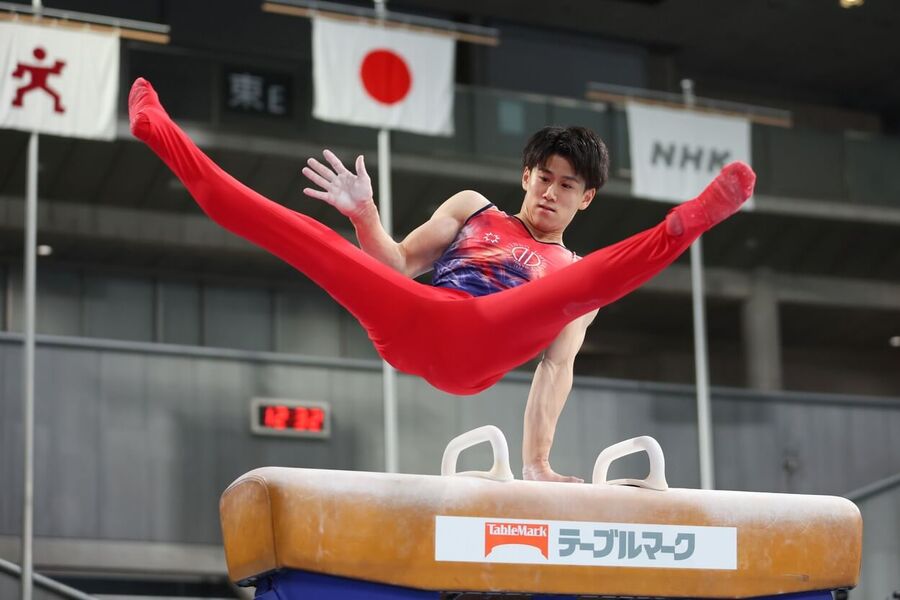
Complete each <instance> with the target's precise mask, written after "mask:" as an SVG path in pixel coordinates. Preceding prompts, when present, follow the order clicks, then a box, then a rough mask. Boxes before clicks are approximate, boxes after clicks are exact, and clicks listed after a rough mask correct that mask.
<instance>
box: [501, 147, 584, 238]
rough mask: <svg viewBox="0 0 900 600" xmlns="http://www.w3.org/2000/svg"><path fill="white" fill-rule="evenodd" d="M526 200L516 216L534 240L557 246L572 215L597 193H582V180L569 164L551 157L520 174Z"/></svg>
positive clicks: (558, 158)
mask: <svg viewBox="0 0 900 600" xmlns="http://www.w3.org/2000/svg"><path fill="white" fill-rule="evenodd" d="M522 189H523V190H525V200H524V201H523V202H522V210H521V211H520V212H519V214H518V216H519V218H521V219H522V220H524V221H525V222H526V224H527V225H528V226H529V229H531V232H532V233H533V234H534V236H535V237H536V238H538V239H539V240H541V241H543V242H560V241H562V234H563V231H565V229H566V227H568V226H569V223H571V222H572V219H573V218H575V214H576V213H577V212H578V211H579V210H584V209H586V208H587V207H588V206H589V205H590V203H591V200H593V199H594V194H596V192H597V190H595V189H593V188H591V189H585V183H584V178H582V177H581V176H579V175H577V174H576V173H575V169H573V168H572V163H570V162H569V161H568V160H567V159H565V158H563V157H562V156H559V155H558V154H553V155H551V156H550V158H549V159H547V162H545V163H544V164H543V165H539V166H536V167H533V168H528V167H526V168H525V170H524V172H523V173H522Z"/></svg>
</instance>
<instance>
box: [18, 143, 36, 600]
mask: <svg viewBox="0 0 900 600" xmlns="http://www.w3.org/2000/svg"><path fill="white" fill-rule="evenodd" d="M37 175H38V134H37V133H32V134H31V136H30V137H29V138H28V174H27V177H26V191H25V196H26V200H25V278H24V279H25V281H24V283H25V289H24V296H25V302H24V304H25V323H24V327H23V329H24V334H25V347H24V352H23V354H24V356H23V363H24V364H23V375H22V389H23V395H22V437H23V438H24V445H25V451H24V455H25V464H24V472H23V478H24V485H23V496H22V582H21V583H22V600H31V592H32V578H33V573H32V571H33V566H32V554H33V553H32V540H33V538H34V328H35V327H34V323H35V300H36V287H37V286H36V283H37V273H36V272H37Z"/></svg>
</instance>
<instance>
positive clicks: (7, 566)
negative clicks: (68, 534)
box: [0, 558, 97, 600]
mask: <svg viewBox="0 0 900 600" xmlns="http://www.w3.org/2000/svg"><path fill="white" fill-rule="evenodd" d="M0 572H3V573H6V574H8V575H12V576H13V577H15V578H21V577H22V567H20V566H19V565H17V564H15V563H11V562H9V561H7V560H3V559H2V558H0ZM32 577H33V581H34V583H35V584H36V585H38V586H39V587H42V588H44V589H45V590H48V591H51V592H53V593H56V594H59V595H60V596H62V597H63V598H72V600H97V598H96V596H90V595H88V594H85V593H84V592H82V591H80V590H76V589H75V588H73V587H69V586H67V585H66V584H64V583H60V582H58V581H56V580H55V579H50V578H49V577H47V576H46V575H41V574H40V573H33V574H32Z"/></svg>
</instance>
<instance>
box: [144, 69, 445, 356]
mask: <svg viewBox="0 0 900 600" xmlns="http://www.w3.org/2000/svg"><path fill="white" fill-rule="evenodd" d="M128 104H129V115H130V120H131V130H132V132H133V133H134V135H135V137H137V138H138V139H140V140H142V141H143V142H144V143H146V144H147V145H148V146H149V147H150V148H151V149H152V150H153V151H154V152H155V153H156V154H157V155H158V156H159V157H160V158H161V159H162V160H163V161H164V162H165V163H166V164H167V165H168V166H169V168H171V169H172V171H173V172H174V173H175V174H176V175H177V176H178V178H179V179H181V181H182V182H183V183H184V185H185V187H187V189H188V191H189V192H190V194H191V196H193V198H194V200H196V202H197V203H198V204H199V205H200V207H201V208H202V209H203V211H204V212H205V213H206V214H207V215H209V217H210V218H212V220H213V221H215V222H216V223H218V224H219V225H221V226H222V227H224V228H225V229H228V230H229V231H231V232H232V233H235V234H237V235H239V236H241V237H243V238H245V239H247V240H249V241H251V242H253V243H254V244H256V245H258V246H261V247H263V248H265V249H266V250H268V251H269V252H271V253H273V254H275V255H276V256H278V257H279V258H281V259H283V260H284V261H286V262H287V263H289V264H290V265H292V266H294V267H295V268H296V269H298V270H299V271H301V272H302V273H304V274H305V275H306V276H308V277H309V278H310V279H312V280H313V281H315V282H316V283H317V284H318V285H319V286H321V287H322V288H323V289H324V290H325V291H326V292H328V293H329V294H330V295H331V296H332V297H333V298H334V299H335V300H337V301H338V302H339V303H340V304H341V305H343V306H344V307H345V308H347V310H349V311H350V312H351V313H352V314H353V315H354V316H355V317H356V318H357V319H358V320H359V321H360V322H361V323H362V325H363V326H364V327H365V328H366V329H367V330H368V333H369V337H370V338H371V339H372V341H373V342H374V343H375V346H376V348H378V350H379V352H382V351H383V350H384V349H385V347H386V346H389V345H390V343H391V342H392V338H393V337H398V338H402V337H404V336H405V332H406V329H407V323H406V320H405V318H404V315H408V314H409V313H410V312H411V311H412V310H413V309H414V305H415V304H417V303H418V302H419V301H421V299H422V297H423V296H426V297H429V295H430V296H435V297H442V298H443V297H444V296H447V295H448V294H443V295H442V294H441V293H440V292H439V291H438V290H434V289H433V288H430V287H428V286H423V285H421V284H419V283H417V282H415V281H412V280H411V279H408V278H407V277H405V276H403V275H401V274H400V273H398V272H396V271H394V270H393V269H391V268H389V267H387V266H386V265H383V264H381V263H380V262H378V261H377V260H375V259H374V258H372V257H370V256H368V255H367V254H365V253H364V252H363V251H362V250H360V249H359V248H357V247H356V246H354V245H353V244H351V243H349V242H348V241H347V240H345V239H344V238H342V237H341V236H340V235H338V234H337V233H336V232H334V231H332V230H331V229H329V228H328V227H325V226H324V225H322V224H321V223H319V222H318V221H316V220H314V219H311V218H309V217H307V216H306V215H303V214H300V213H297V212H294V211H292V210H290V209H288V208H286V207H284V206H281V205H280V204H277V203H275V202H272V201H271V200H268V199H266V198H264V197H263V196H261V195H260V194H257V193H256V192H254V191H253V190H251V189H249V188H248V187H246V186H245V185H243V184H241V183H240V182H238V181H237V180H235V179H234V178H233V177H231V176H230V175H228V174H227V173H226V172H225V171H223V170H222V169H221V168H220V167H219V166H218V165H216V164H215V163H213V161H212V160H211V159H210V158H209V157H208V156H206V155H205V154H204V153H203V152H202V151H201V150H200V149H199V148H197V146H196V145H195V144H194V143H193V142H192V141H191V139H190V138H188V136H187V135H186V134H185V133H184V132H183V131H182V130H181V129H180V128H179V127H178V126H177V125H176V124H175V123H174V122H173V121H172V120H171V119H170V118H169V115H168V114H167V113H166V111H165V109H164V108H163V107H162V105H161V104H160V103H159V98H158V97H157V95H156V92H155V91H154V90H153V88H152V86H150V84H149V83H148V82H147V81H145V80H143V79H138V80H137V81H135V83H134V86H133V87H132V90H131V94H130V95H129V101H128ZM449 295H450V296H451V297H453V295H452V294H449ZM395 333H397V335H396V336H395V335H394V334H395ZM389 360H390V358H389Z"/></svg>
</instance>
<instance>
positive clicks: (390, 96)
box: [313, 17, 456, 135]
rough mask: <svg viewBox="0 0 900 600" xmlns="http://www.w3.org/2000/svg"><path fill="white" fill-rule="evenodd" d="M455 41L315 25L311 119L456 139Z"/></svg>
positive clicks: (333, 23)
mask: <svg viewBox="0 0 900 600" xmlns="http://www.w3.org/2000/svg"><path fill="white" fill-rule="evenodd" d="M455 50H456V41H455V40H453V39H452V38H450V37H445V36H437V35H428V34H424V33H414V32H411V31H407V30H404V29H395V28H389V27H384V26H372V25H364V24H357V23H347V22H343V21H337V20H334V19H328V18H322V17H316V18H315V19H313V83H314V85H315V101H314V104H313V116H314V117H316V118H317V119H322V120H323V121H334V122H338V123H347V124H351V125H364V126H369V127H378V128H388V129H401V130H404V131H411V132H414V133H424V134H430V135H452V134H453V71H454V55H455Z"/></svg>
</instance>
